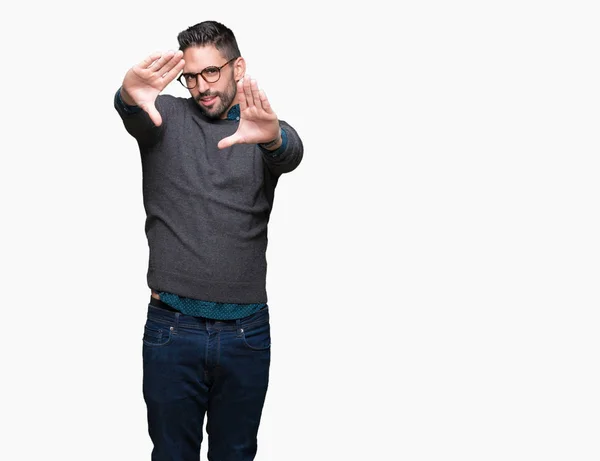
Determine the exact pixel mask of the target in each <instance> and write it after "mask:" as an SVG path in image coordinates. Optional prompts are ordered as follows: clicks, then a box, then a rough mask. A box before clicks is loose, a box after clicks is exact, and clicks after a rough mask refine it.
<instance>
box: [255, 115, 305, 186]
mask: <svg viewBox="0 0 600 461" xmlns="http://www.w3.org/2000/svg"><path fill="white" fill-rule="evenodd" d="M279 126H280V127H281V130H282V133H281V134H282V144H281V147H279V149H277V150H275V151H272V152H271V151H268V150H267V149H264V148H262V147H260V146H259V147H260V150H261V152H262V156H263V161H264V162H265V164H266V165H267V167H268V168H269V171H270V172H271V173H272V174H274V175H275V176H279V175H281V174H283V173H289V172H290V171H293V170H294V169H296V167H297V166H298V165H300V162H301V161H302V156H303V154H304V146H303V145H302V140H301V139H300V136H298V133H297V132H296V130H294V128H292V127H291V125H289V124H288V123H286V122H285V121H283V120H280V121H279Z"/></svg>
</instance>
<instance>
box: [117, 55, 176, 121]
mask: <svg viewBox="0 0 600 461" xmlns="http://www.w3.org/2000/svg"><path fill="white" fill-rule="evenodd" d="M182 56H183V53H182V52H181V51H178V52H177V53H173V52H168V53H165V54H164V55H161V54H160V53H155V54H152V55H150V56H148V57H147V58H146V59H144V60H143V61H142V62H141V63H139V64H137V65H135V66H133V67H132V68H131V69H129V70H128V71H127V73H126V74H125V78H124V79H123V89H124V90H125V91H126V93H127V95H128V96H129V97H130V98H131V99H132V100H133V102H134V103H135V104H136V105H138V106H139V107H141V108H142V109H143V110H145V111H146V112H147V113H148V115H149V116H150V118H151V119H152V121H153V122H154V124H155V125H157V126H158V125H160V124H161V123H162V117H161V116H160V114H159V112H158V111H157V110H156V107H155V105H154V103H155V101H156V98H157V97H158V95H159V94H160V92H161V91H162V90H164V89H165V87H166V86H167V85H168V84H169V83H171V82H172V81H173V80H174V79H175V77H176V76H177V74H179V72H180V71H181V69H183V66H184V64H185V62H184V61H183V59H182Z"/></svg>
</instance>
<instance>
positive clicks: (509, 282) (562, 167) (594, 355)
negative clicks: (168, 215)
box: [0, 0, 600, 461]
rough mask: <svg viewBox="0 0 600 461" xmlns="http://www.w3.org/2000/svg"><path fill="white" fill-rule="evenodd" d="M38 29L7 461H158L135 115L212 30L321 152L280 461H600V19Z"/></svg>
mask: <svg viewBox="0 0 600 461" xmlns="http://www.w3.org/2000/svg"><path fill="white" fill-rule="evenodd" d="M384 4H385V5H386V6H384ZM20 5H21V6H16V5H12V6H5V7H3V10H4V11H2V14H0V17H1V18H2V19H1V20H0V21H1V24H0V25H1V26H2V27H0V30H1V32H0V33H1V38H2V43H3V47H2V48H3V54H4V56H3V60H2V61H3V62H2V72H1V76H0V79H1V81H0V83H2V90H3V93H2V104H1V106H0V107H2V112H3V122H2V125H1V126H2V153H1V157H0V158H1V160H0V161H1V164H0V172H1V174H2V176H1V177H2V181H0V188H1V190H0V192H1V194H0V200H1V201H2V203H1V205H2V206H1V210H2V218H1V219H2V221H1V222H2V225H1V227H0V229H1V237H2V238H1V239H0V245H1V248H0V250H1V253H0V261H1V267H2V285H1V286H2V303H1V306H2V311H1V312H2V323H3V334H2V335H1V337H2V347H1V349H0V354H1V360H2V361H1V363H2V366H1V369H2V392H1V393H0V396H1V397H0V398H1V402H0V403H1V406H0V420H1V421H0V422H1V423H2V427H3V429H2V433H1V435H0V459H2V460H7V461H8V460H10V461H13V460H15V461H17V460H19V461H20V460H27V461H31V460H42V459H61V460H78V461H80V460H86V461H92V460H106V459H123V460H125V459H126V460H148V459H150V450H151V444H150V440H149V438H148V435H147V430H146V419H145V418H146V415H145V405H144V402H143V398H142V388H141V378H142V376H141V346H142V342H141V337H142V331H143V322H144V318H145V315H146V303H147V301H148V299H149V291H148V288H147V286H146V279H145V277H146V269H147V266H146V265H147V243H146V240H145V235H144V230H143V226H144V217H145V216H144V211H143V207H142V196H141V168H140V161H139V154H138V152H137V147H136V144H135V141H134V140H133V139H132V138H130V137H129V135H128V134H127V133H126V132H125V130H124V128H123V126H122V123H121V120H120V119H119V117H118V115H117V113H116V112H115V111H114V109H113V106H112V104H113V95H114V93H115V91H116V90H117V88H118V87H119V85H120V84H121V81H122V78H123V76H124V74H125V72H126V71H127V69H128V68H129V67H131V66H132V65H133V64H135V63H137V62H138V61H140V60H141V59H142V58H144V57H145V56H146V55H148V54H149V53H150V52H152V51H154V50H157V49H158V50H167V49H169V48H176V47H177V42H176V36H177V34H178V33H179V32H180V31H181V30H183V29H185V28H187V27H188V26H190V25H193V24H195V23H197V22H200V21H202V20H206V19H214V20H218V21H220V22H223V23H224V24H226V25H227V26H228V27H230V28H231V29H232V30H233V31H234V33H235V34H236V37H237V39H238V43H239V45H240V49H241V51H242V54H243V56H244V57H245V58H246V60H247V62H248V72H249V73H250V74H251V75H252V76H253V77H255V78H256V79H257V80H258V83H259V85H260V86H261V87H262V88H264V89H265V91H266V93H267V95H268V96H269V98H270V101H271V104H272V106H273V107H274V109H275V110H276V112H277V113H278V116H279V117H280V118H281V119H283V120H286V121H288V122H289V123H291V124H292V125H293V126H294V127H295V128H296V129H297V130H298V132H299V133H300V135H301V137H302V139H303V141H304V147H305V157H304V160H303V162H302V164H301V165H300V167H299V168H298V169H297V170H296V171H294V172H292V173H291V174H289V175H286V176H285V177H283V178H282V180H281V181H280V183H279V185H278V188H277V192H276V198H275V206H274V210H273V214H272V218H271V223H270V229H269V250H268V255H267V256H268V261H269V273H268V287H267V288H268V291H269V304H270V307H271V313H272V340H273V350H272V354H273V355H272V367H271V382H270V388H269V393H268V396H267V401H266V404H265V409H264V413H263V420H262V424H261V429H260V433H259V454H258V456H257V458H256V459H257V460H258V461H273V460H275V461H282V460H285V461H293V460H303V461H304V460H318V461H321V460H324V461H325V460H326V461H330V460H355V459H356V460H379V459H385V460H403V461H404V460H406V461H421V460H427V461H429V460H435V461H440V460H450V459H451V460H454V459H456V460H461V461H467V460H474V461H475V460H476V461H481V460H485V461H488V460H490V461H491V460H502V461H506V460H511V461H515V460H527V461H530V460H544V461H548V460H569V461H571V460H577V461H587V460H595V461H597V460H598V459H600V444H599V442H598V433H599V430H600V397H599V395H600V393H599V392H598V389H599V388H600V373H599V369H598V355H599V350H600V349H599V346H600V344H599V343H600V340H599V334H598V331H599V326H600V325H599V320H600V316H599V314H598V308H599V306H600V303H599V296H598V277H599V275H600V267H599V266H600V262H599V261H600V244H599V239H598V236H599V235H600V219H599V216H598V198H599V197H600V195H599V193H600V186H599V181H598V177H599V173H600V171H599V166H600V161H599V158H598V156H599V142H598V125H599V121H600V120H599V119H600V117H599V106H600V105H599V102H600V101H599V99H600V98H599V96H600V94H599V93H600V91H599V85H598V82H599V81H600V75H599V74H600V66H599V64H598V63H599V59H598V55H599V54H598V51H599V50H598V44H599V43H600V37H599V35H600V33H599V29H598V20H599V19H600V18H599V16H598V12H597V11H596V10H595V9H594V7H595V6H596V5H595V2H592V1H589V2H584V1H569V2H567V1H562V2H560V1H547V2H542V1H537V2H536V1H528V0H521V1H503V2H481V1H480V2H477V1H470V2H469V1H456V2H443V1H419V2H399V3H398V2H397V3H395V4H394V3H393V2H389V3H388V2H383V1H374V2H362V3H357V4H353V3H352V2H324V1H323V2H312V3H311V2H294V3H289V4H288V3H284V2H233V1H229V2H199V1H198V2H195V1H192V2H189V3H186V2H182V1H179V2H156V1H154V2H153V1H143V2H142V1H127V2H125V1H124V2H97V3H95V4H87V3H85V2H77V3H76V2H68V1H65V0H63V1H58V2H43V3H42V2H26V3H23V4H20ZM392 5H394V6H393V7H392ZM180 90H181V89H180V88H178V87H177V83H176V82H175V83H173V84H171V86H169V87H168V88H167V90H166V92H168V93H171V94H180V95H183V93H181V91H180ZM205 451H206V447H205V446H204V447H203V454H204V453H205Z"/></svg>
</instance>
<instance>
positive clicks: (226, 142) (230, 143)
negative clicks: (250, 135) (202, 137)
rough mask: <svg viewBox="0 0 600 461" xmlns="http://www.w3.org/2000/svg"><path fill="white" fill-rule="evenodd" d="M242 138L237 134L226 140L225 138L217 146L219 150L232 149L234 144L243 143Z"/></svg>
mask: <svg viewBox="0 0 600 461" xmlns="http://www.w3.org/2000/svg"><path fill="white" fill-rule="evenodd" d="M242 142H243V140H242V137H241V136H240V135H238V134H237V133H234V134H232V135H231V136H227V137H226V138H223V139H221V140H220V141H219V143H218V144H217V147H218V148H219V149H225V148H226V147H231V146H233V145H234V144H239V143H242Z"/></svg>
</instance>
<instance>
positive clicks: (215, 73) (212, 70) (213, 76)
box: [202, 67, 221, 83]
mask: <svg viewBox="0 0 600 461" xmlns="http://www.w3.org/2000/svg"><path fill="white" fill-rule="evenodd" d="M220 75H221V74H220V71H219V68H218V67H207V68H206V69H204V70H203V71H202V76H203V77H204V80H206V81H207V82H208V83H215V82H216V81H217V80H219V77H220Z"/></svg>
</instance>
